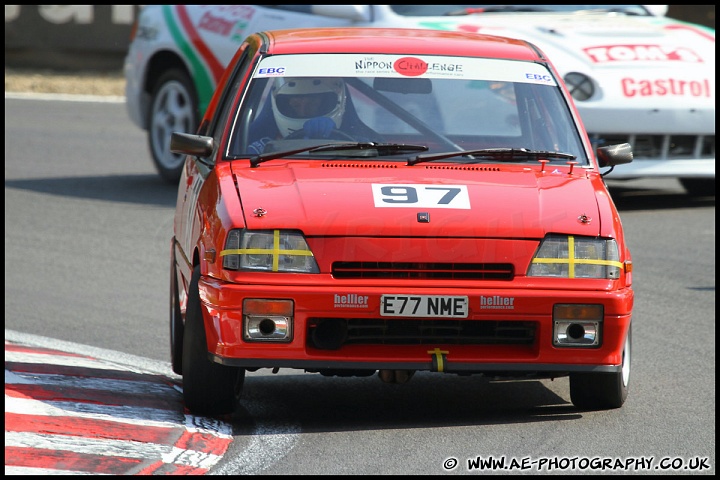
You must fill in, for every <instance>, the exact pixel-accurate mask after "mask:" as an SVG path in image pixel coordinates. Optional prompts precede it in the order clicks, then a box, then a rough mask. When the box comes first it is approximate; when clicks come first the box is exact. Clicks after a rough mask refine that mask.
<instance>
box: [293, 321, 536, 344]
mask: <svg viewBox="0 0 720 480" xmlns="http://www.w3.org/2000/svg"><path fill="white" fill-rule="evenodd" d="M325 322H329V323H331V324H333V325H332V327H331V328H328V329H327V330H326V331H328V332H329V331H332V332H333V333H337V332H342V334H341V335H338V336H337V338H336V339H333V340H337V342H332V344H333V345H332V348H329V347H327V346H325V347H323V346H320V345H318V344H316V342H315V336H314V335H313V331H314V330H315V329H316V328H317V326H318V325H319V324H323V328H327V327H328V324H327V323H325ZM536 328H537V327H536V323H535V322H530V321H506V320H503V321H490V320H482V321H479V320H397V319H395V320H383V319H374V318H348V319H340V318H325V319H320V318H314V319H311V320H310V321H309V322H308V335H307V339H308V345H309V346H311V347H313V348H321V349H335V348H340V347H341V346H342V345H424V344H446V345H447V344H450V345H531V344H533V343H534V342H535V331H536ZM325 338H327V337H325ZM318 343H319V342H318Z"/></svg>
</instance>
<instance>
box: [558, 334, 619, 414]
mask: <svg viewBox="0 0 720 480" xmlns="http://www.w3.org/2000/svg"><path fill="white" fill-rule="evenodd" d="M631 347H632V326H631V327H630V329H628V334H627V338H625V347H624V348H623V356H622V369H621V370H620V371H619V372H616V373H571V374H570V399H571V400H572V403H573V405H575V406H576V407H578V408H582V409H587V410H606V409H610V408H620V407H622V405H623V403H625V399H627V395H628V387H629V385H630V352H631V350H632V348H631Z"/></svg>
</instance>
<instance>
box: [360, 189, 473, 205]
mask: <svg viewBox="0 0 720 480" xmlns="http://www.w3.org/2000/svg"><path fill="white" fill-rule="evenodd" d="M372 192H373V199H374V201H375V207H377V208H383V207H400V208H403V207H405V208H454V209H462V210H469V209H470V196H469V195H468V189H467V185H402V184H382V183H373V184H372Z"/></svg>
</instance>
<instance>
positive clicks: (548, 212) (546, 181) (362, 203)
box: [234, 161, 611, 239]
mask: <svg viewBox="0 0 720 480" xmlns="http://www.w3.org/2000/svg"><path fill="white" fill-rule="evenodd" d="M272 163H273V165H271V164H270V162H269V163H268V164H263V165H261V166H260V167H258V168H252V169H249V168H247V167H243V168H236V169H234V173H235V177H236V185H237V189H238V194H239V195H240V199H241V202H242V207H243V210H244V214H245V222H246V225H247V227H248V228H250V229H274V228H291V229H292V228H296V229H299V230H302V231H303V233H305V234H306V235H311V236H332V235H338V236H347V235H351V236H355V235H357V236H374V237H379V236H392V237H398V236H418V235H422V236H442V237H448V236H450V237H452V236H457V237H472V238H478V237H480V238H526V239H527V238H542V237H543V236H544V235H545V234H546V233H548V232H556V233H568V234H578V235H580V234H581V235H590V236H596V235H600V234H601V233H602V232H601V225H602V222H601V221H600V220H601V219H600V218H599V216H600V212H601V211H605V209H604V208H603V209H600V208H599V207H598V200H599V195H605V196H606V193H604V194H603V193H602V192H606V191H605V190H604V189H602V188H599V186H598V184H597V182H601V179H600V177H599V176H598V175H597V174H587V173H586V172H585V171H584V170H581V169H576V170H575V173H573V174H569V173H568V170H569V169H568V167H567V166H564V165H563V166H562V167H552V168H548V169H547V170H546V171H545V172H540V171H539V170H540V168H539V167H532V168H528V167H526V168H523V167H522V166H517V165H514V166H501V167H496V168H484V167H478V166H457V167H447V166H446V165H445V166H443V167H436V166H427V165H415V166H410V167H408V166H405V165H404V164H390V165H392V166H388V164H377V163H374V162H365V163H353V162H348V163H344V162H337V161H334V162H319V161H316V162H315V163H312V162H304V161H293V162H283V161H275V162H272ZM379 165H384V166H383V167H379ZM393 172H397V173H393ZM593 177H595V178H594V179H593ZM382 186H385V187H390V188H391V190H389V192H390V197H389V198H390V201H396V202H398V203H391V204H390V205H392V206H388V204H386V203H384V202H383V201H382V200H381V199H379V196H378V195H379V193H378V192H380V191H381V190H380V189H381V188H382ZM392 186H395V187H394V188H395V189H392V188H393V187H392ZM386 191H387V190H386ZM596 191H597V192H598V193H597V194H596ZM451 192H461V193H460V194H459V195H457V196H456V197H455V198H454V199H453V202H450V203H449V204H446V205H443V201H444V200H443V199H442V198H443V197H444V196H445V195H447V194H449V193H451ZM444 198H447V197H444ZM568 199H572V200H571V201H568ZM456 200H457V201H456ZM607 201H608V199H607V198H606V199H605V202H607ZM580 218H586V219H588V221H586V222H581V221H580V220H579V219H580ZM605 223H606V228H609V225H610V224H611V222H609V221H608V222H605ZM606 233H607V232H606Z"/></svg>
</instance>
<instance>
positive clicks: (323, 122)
mask: <svg viewBox="0 0 720 480" xmlns="http://www.w3.org/2000/svg"><path fill="white" fill-rule="evenodd" d="M333 129H335V122H333V121H332V119H330V118H328V117H315V118H311V119H310V120H308V121H307V122H305V123H304V124H303V131H304V132H305V138H327V137H328V136H329V135H330V132H332V131H333Z"/></svg>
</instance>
